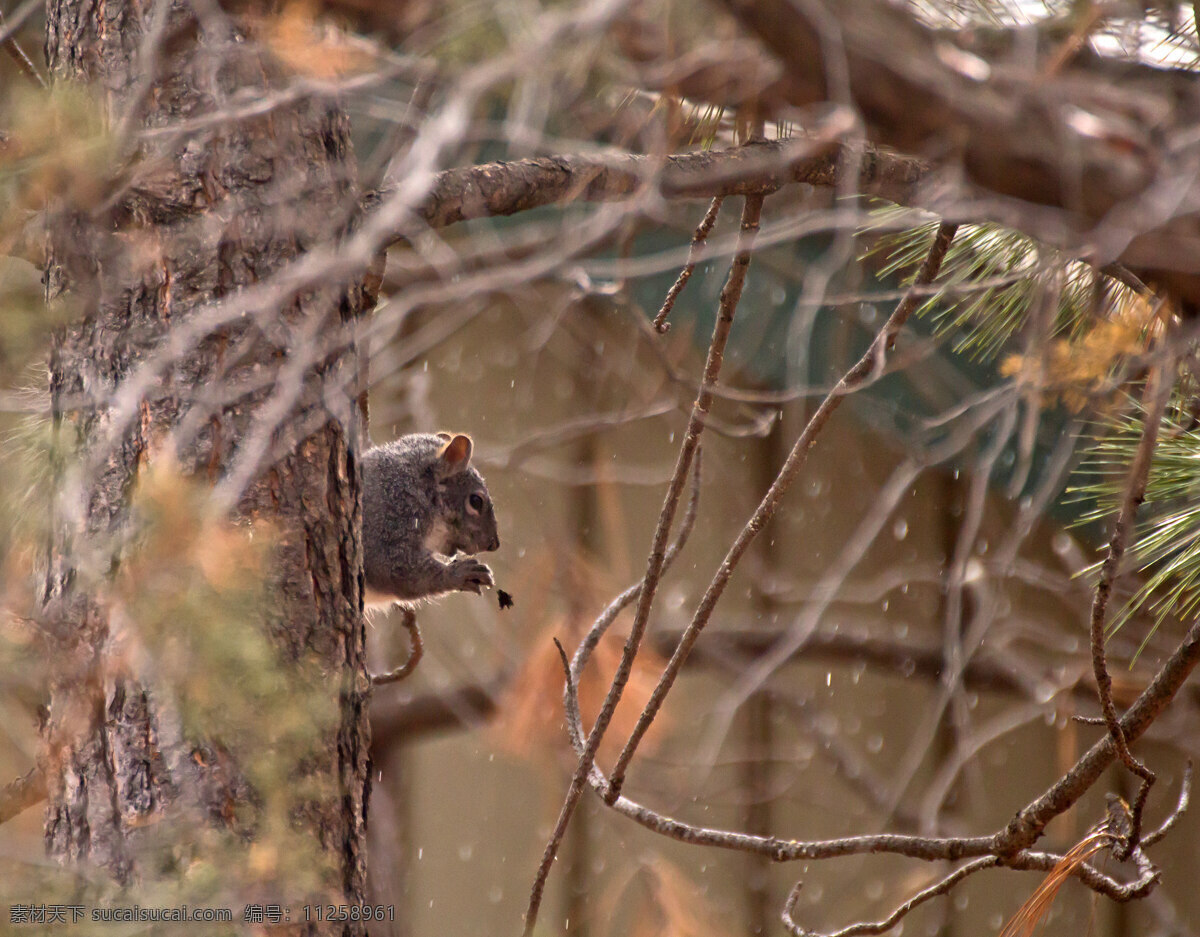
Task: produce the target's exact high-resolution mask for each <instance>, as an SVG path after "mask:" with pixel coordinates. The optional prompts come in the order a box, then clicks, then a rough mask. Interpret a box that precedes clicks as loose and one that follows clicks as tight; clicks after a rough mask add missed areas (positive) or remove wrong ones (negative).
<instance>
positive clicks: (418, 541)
mask: <svg viewBox="0 0 1200 937" xmlns="http://www.w3.org/2000/svg"><path fill="white" fill-rule="evenodd" d="M464 452H465V458H460V459H459V460H458V461H455V460H454V458H453V456H454V455H455V454H456V453H457V454H459V455H462V454H463V453H464ZM470 453H471V442H470V439H469V438H468V437H465V436H461V435H456V436H452V435H451V434H449V433H442V434H438V435H433V434H429V433H414V434H412V435H410V436H401V437H400V438H399V439H397V440H396V441H395V442H390V443H388V444H386V445H383V446H376V447H375V448H374V449H369V450H368V451H367V452H366V454H365V455H364V456H363V568H364V571H365V573H366V580H367V597H366V601H367V604H368V605H380V604H390V603H392V602H406V603H407V602H414V601H416V600H418V599H424V598H430V597H432V596H436V595H443V594H445V593H447V592H474V593H476V594H478V593H479V592H480V590H481V589H482V588H483V587H485V586H491V585H492V584H493V583H492V571H491V570H490V569H489V568H488V567H487V566H486V565H484V564H483V563H481V562H480V561H479V560H477V559H476V558H475V557H474V556H472V555H470V554H473V553H478V552H483V551H491V550H495V549H497V548H499V546H500V536H499V534H498V533H497V531H496V512H495V509H494V508H493V507H492V499H491V496H490V495H489V494H488V490H487V485H486V484H485V483H484V480H483V476H482V475H480V474H479V472H478V471H476V469H475V468H474V467H473V466H472V465H471V464H470ZM472 495H477V496H478V498H480V499H482V502H483V503H482V506H481V509H480V510H479V511H477V512H476V511H474V510H473V509H472V506H471V504H470V499H471V496H472Z"/></svg>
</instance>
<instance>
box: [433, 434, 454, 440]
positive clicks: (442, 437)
mask: <svg viewBox="0 0 1200 937" xmlns="http://www.w3.org/2000/svg"><path fill="white" fill-rule="evenodd" d="M434 435H435V436H437V438H438V439H444V440H446V442H449V441H450V440H451V439H453V438H454V434H453V433H434Z"/></svg>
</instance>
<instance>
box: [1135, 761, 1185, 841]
mask: <svg viewBox="0 0 1200 937" xmlns="http://www.w3.org/2000/svg"><path fill="white" fill-rule="evenodd" d="M1191 796H1192V759H1190V758H1189V759H1188V760H1187V761H1185V762H1184V764H1183V781H1182V782H1181V783H1180V785H1179V800H1178V801H1177V802H1176V804H1175V809H1174V810H1172V811H1171V813H1170V815H1169V816H1168V817H1167V818H1166V819H1165V820H1163V822H1162V825H1161V826H1159V828H1158V829H1157V830H1155V831H1154V832H1152V833H1147V834H1146V835H1145V836H1143V837H1142V842H1141V847H1142V848H1143V849H1149V848H1150V847H1151V846H1153V845H1154V844H1155V843H1157V842H1158V841H1159V840H1161V839H1162V838H1163V837H1164V836H1166V835H1167V834H1168V833H1169V832H1171V829H1172V828H1173V827H1174V826H1175V824H1176V823H1178V822H1179V820H1180V818H1181V817H1182V816H1183V815H1184V814H1185V813H1187V809H1188V804H1189V802H1190V800H1191Z"/></svg>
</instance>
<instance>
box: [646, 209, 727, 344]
mask: <svg viewBox="0 0 1200 937" xmlns="http://www.w3.org/2000/svg"><path fill="white" fill-rule="evenodd" d="M724 201H725V196H723V195H718V196H717V197H716V198H714V199H713V200H712V204H710V205H709V206H708V211H707V212H705V213H704V218H703V220H702V221H701V222H700V224H699V226H698V227H697V228H696V233H695V234H694V235H692V244H691V247H689V248H688V259H687V263H686V264H684V266H683V269H682V270H680V271H679V276H678V277H676V279H675V282H674V283H673V284H671V288H670V289H669V290H667V298H666V299H664V300H663V304H662V306H661V307H660V308H659V310H658V315H656V316H655V317H654V321H653V322H652V323H651V325H653V326H654V328H655V330H656V331H657V332H658V333H659V334H660V335H665V334H666V333H667V332H669V331H670V330H671V323H670V322H668V321H667V316H669V315H670V314H671V310H672V309H674V308H675V300H677V299H678V298H679V294H680V293H682V292H683V288H684V287H685V286H687V282H688V280H690V279H691V278H692V274H693V273H694V272H695V270H696V262H697V260H698V259H699V255H700V248H701V247H703V246H704V242H705V241H706V240H707V239H708V233H709V232H710V231H712V229H713V225H715V224H716V223H717V215H719V214H720V213H721V203H722V202H724Z"/></svg>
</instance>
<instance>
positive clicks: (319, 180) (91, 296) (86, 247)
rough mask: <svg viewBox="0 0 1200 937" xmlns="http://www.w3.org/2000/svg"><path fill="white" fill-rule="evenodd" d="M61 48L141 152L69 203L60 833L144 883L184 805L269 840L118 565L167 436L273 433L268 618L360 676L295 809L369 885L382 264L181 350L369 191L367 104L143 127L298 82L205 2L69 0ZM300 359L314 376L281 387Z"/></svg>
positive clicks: (347, 872) (71, 857) (51, 595)
mask: <svg viewBox="0 0 1200 937" xmlns="http://www.w3.org/2000/svg"><path fill="white" fill-rule="evenodd" d="M46 55H47V60H48V63H49V65H50V67H51V69H52V71H53V73H54V75H55V78H56V80H57V81H58V82H60V83H62V82H67V81H73V82H80V83H84V84H86V85H87V86H88V87H89V88H91V89H92V90H93V92H94V93H95V95H96V96H97V98H98V101H99V105H100V107H101V108H102V109H103V111H104V113H105V114H106V116H107V118H108V122H109V123H110V125H112V126H114V127H116V128H124V129H125V130H130V131H132V134H131V135H130V136H129V137H127V141H126V142H127V143H128V145H127V147H126V150H127V152H126V158H125V159H124V161H123V165H122V168H121V171H120V173H114V176H113V178H112V179H110V180H108V182H107V183H106V184H105V185H103V186H101V189H102V194H101V195H100V196H99V197H98V198H97V199H96V201H95V202H93V203H92V204H89V205H86V206H84V205H78V204H76V205H60V206H57V211H56V213H55V214H54V220H53V223H52V226H51V234H50V243H49V245H48V263H47V267H46V270H47V274H46V284H47V299H48V301H49V302H51V303H58V304H67V305H68V306H69V308H70V309H71V310H72V318H71V324H70V325H69V326H68V327H66V328H65V329H63V330H62V331H61V332H60V333H59V334H58V335H57V336H56V339H55V342H54V346H53V350H52V354H51V360H50V367H49V382H50V391H51V398H52V415H53V419H54V423H55V427H56V429H57V432H58V435H59V437H60V441H61V442H62V444H63V447H64V450H65V451H66V455H65V456H64V458H63V464H62V465H61V466H60V467H59V468H60V477H59V479H58V484H59V487H60V490H61V491H62V493H63V494H62V497H61V498H60V501H59V516H58V517H56V519H55V530H56V534H55V538H54V542H53V544H52V546H51V549H50V550H49V551H48V558H47V567H48V568H47V573H46V576H45V579H44V591H43V596H42V600H43V617H44V622H45V634H46V641H47V659H49V660H52V661H53V662H54V677H53V679H52V681H51V686H50V694H49V716H48V719H47V721H46V725H45V728H44V741H45V749H44V753H43V757H42V764H41V766H42V769H43V772H44V774H45V778H46V788H47V792H48V805H47V811H46V822H45V838H46V846H47V850H48V852H49V854H50V855H51V856H52V857H54V858H55V859H57V860H59V861H61V862H64V863H71V862H81V863H85V864H86V865H87V866H89V867H92V868H101V869H104V870H107V872H108V874H109V875H110V876H111V877H112V878H113V879H115V880H116V882H118V883H120V884H121V885H136V884H137V883H138V882H139V881H140V880H141V879H142V877H143V875H144V874H146V868H145V866H146V865H147V861H146V860H145V859H144V856H143V851H142V850H141V846H142V845H143V843H144V841H145V836H146V835H147V834H146V830H147V829H149V828H151V827H153V826H154V825H155V824H157V823H159V822H160V821H161V820H163V819H164V818H172V817H173V818H176V819H177V818H179V817H184V818H186V822H189V823H197V824H199V825H200V826H201V827H203V826H205V825H207V826H209V827H212V828H221V829H227V830H228V829H230V828H238V829H237V832H238V833H239V835H242V836H244V837H245V839H246V840H247V841H252V840H253V838H254V836H255V830H254V827H253V824H252V823H250V824H247V822H246V819H245V818H246V816H247V815H252V814H253V811H254V808H253V803H254V798H255V797H256V796H257V794H256V792H254V791H252V790H251V788H250V786H249V785H248V784H247V782H246V779H245V777H244V776H243V774H242V773H241V772H240V771H239V766H238V765H237V764H230V763H228V759H227V758H224V757H222V751H221V748H220V746H219V744H217V745H210V744H209V742H208V741H206V740H203V739H195V738H189V737H188V732H187V731H186V729H181V727H180V726H181V723H180V720H179V718H178V713H177V712H176V711H175V709H174V708H173V707H172V704H171V699H172V695H173V694H176V693H179V692H180V689H179V688H178V687H165V686H162V685H160V683H156V681H155V680H154V673H153V672H152V668H151V669H150V670H149V671H148V670H147V668H145V667H139V666H137V665H136V663H131V662H130V660H129V659H128V657H127V656H123V654H122V640H123V637H122V629H123V628H125V627H126V626H125V625H123V624H122V623H121V622H120V620H119V618H118V617H117V616H116V615H115V614H114V609H113V607H112V603H111V601H110V600H109V599H108V598H106V591H105V589H106V583H108V582H110V581H111V579H112V576H113V575H114V573H115V572H116V571H117V570H119V569H120V567H121V564H122V562H123V561H124V559H125V556H126V552H125V551H126V550H127V549H128V547H129V545H128V543H127V542H126V541H125V540H123V536H124V531H125V529H126V527H127V524H128V521H129V497H130V494H131V492H132V491H133V490H134V489H135V488H136V486H137V484H138V482H139V479H140V478H141V477H142V476H143V474H144V473H145V471H146V470H147V467H148V466H149V465H151V464H152V463H153V462H155V461H156V460H157V459H159V458H161V457H164V450H170V454H171V456H172V458H174V460H175V461H176V462H177V464H178V465H179V467H180V469H181V471H182V472H183V473H184V474H185V475H191V476H193V477H195V478H197V479H200V480H203V481H205V482H211V483H219V482H220V481H221V480H222V479H224V478H226V477H227V473H228V471H229V468H230V466H231V465H234V464H235V463H236V462H237V460H238V459H244V458H246V457H247V455H248V453H249V451H250V447H252V446H254V445H257V444H262V442H263V440H264V439H265V440H266V441H267V444H266V445H265V447H264V451H263V454H262V457H261V459H256V460H255V462H254V467H255V469H256V470H255V471H252V472H250V473H249V474H248V475H247V484H246V485H245V486H244V487H243V488H242V489H241V490H240V492H238V495H239V496H238V498H236V499H235V500H236V501H237V507H236V511H235V513H236V514H237V515H238V517H239V518H240V519H241V523H242V524H243V525H247V524H251V525H252V524H257V523H259V522H260V521H265V522H267V525H268V526H269V528H270V530H271V531H272V532H273V536H274V537H275V538H276V543H277V548H276V549H275V551H274V553H273V560H272V566H271V575H270V586H269V593H270V595H269V599H268V602H267V605H268V611H267V613H266V618H267V619H268V622H267V624H266V627H267V628H268V630H269V632H270V634H271V637H272V638H273V642H274V645H275V646H276V647H277V649H278V651H279V654H280V657H281V659H282V660H283V661H284V662H285V663H284V664H283V666H291V665H293V664H295V665H297V666H298V664H299V662H300V661H301V660H305V661H308V662H309V663H312V662H315V664H316V666H317V667H318V668H319V670H320V672H321V673H323V674H325V675H327V676H328V677H329V679H328V680H327V681H326V683H325V684H322V685H321V686H318V687H314V691H315V692H320V691H321V690H322V689H327V688H329V687H332V692H333V693H334V694H336V695H339V696H340V699H339V700H337V703H336V706H337V709H338V711H339V712H340V716H339V718H338V719H337V720H336V721H335V724H334V725H332V726H331V727H330V728H329V729H328V731H327V732H326V733H325V734H324V735H323V736H322V737H320V738H319V739H318V742H317V743H316V744H315V745H314V747H313V748H312V750H311V751H309V752H308V753H307V754H306V756H305V757H304V758H302V759H300V760H298V761H297V762H296V763H295V764H293V765H292V767H291V771H290V778H291V779H292V780H294V781H295V782H296V784H297V785H305V787H304V790H305V792H306V793H305V794H304V795H302V802H301V806H300V807H299V808H298V809H297V810H296V811H294V813H293V815H292V817H291V820H292V825H293V827H294V828H295V829H298V830H300V831H302V832H303V833H304V834H305V835H306V836H308V837H309V838H310V839H311V841H312V842H313V843H314V846H315V848H316V849H317V851H318V852H319V853H320V854H321V856H322V857H323V858H324V860H325V864H326V867H325V869H324V871H323V872H322V873H321V874H322V876H323V878H322V889H321V892H320V894H321V896H322V897H324V898H325V900H336V901H338V902H339V903H346V904H358V903H361V902H362V901H363V896H364V882H365V871H364V867H365V838H364V820H365V803H364V801H365V794H366V783H367V778H366V758H367V746H368V728H367V722H366V717H365V697H366V687H367V683H366V680H365V670H364V661H363V640H364V635H363V622H362V613H361V589H362V582H361V569H362V563H361V542H360V533H359V529H360V523H359V516H358V512H359V484H360V474H359V467H358V462H357V457H356V453H357V451H358V447H359V445H360V437H361V435H362V427H361V418H360V415H359V411H358V409H357V407H356V406H355V403H354V394H355V390H356V382H357V379H358V378H357V375H358V354H357V350H356V349H355V347H354V344H353V342H352V341H350V340H349V339H346V338H343V337H342V336H345V335H348V334H349V329H348V325H349V324H350V323H351V322H352V321H353V319H354V318H355V317H356V316H357V315H358V314H359V313H360V311H361V308H362V303H363V297H362V289H361V283H360V280H361V275H358V274H355V273H353V272H351V273H348V274H347V280H346V282H345V283H340V284H339V283H334V284H329V285H328V287H327V288H324V289H321V290H314V291H310V292H306V293H303V294H299V295H296V294H295V293H287V292H285V293H283V294H282V295H280V296H279V298H278V301H277V303H275V304H274V305H273V306H270V307H267V308H261V309H258V310H255V311H254V312H253V313H251V314H249V315H247V316H244V317H242V318H241V319H240V320H238V321H237V322H235V323H234V324H232V325H226V326H224V327H222V328H221V329H220V330H218V331H215V332H212V333H209V334H206V333H204V332H203V330H201V332H200V333H199V335H200V338H199V340H198V341H196V342H195V343H194V344H192V345H191V346H190V347H188V348H186V349H182V350H179V351H178V352H177V351H176V350H172V349H170V348H169V345H168V341H169V338H170V336H171V334H172V330H174V329H177V328H179V327H180V326H183V325H187V324H189V323H194V322H195V320H196V317H197V316H199V315H201V314H202V312H203V310H204V309H205V307H206V305H211V304H213V303H215V302H220V301H221V300H222V299H223V298H226V297H229V296H231V295H234V294H236V293H237V292H238V291H239V290H241V289H243V288H245V287H248V286H250V285H252V284H262V283H264V282H268V281H269V280H270V278H271V277H272V275H273V274H275V273H276V272H278V271H280V270H282V269H284V268H285V267H286V266H287V265H288V264H289V263H290V262H292V261H293V260H295V259H296V258H297V257H299V256H300V255H301V254H302V253H303V252H304V251H305V250H306V248H308V247H309V246H311V245H312V244H314V243H316V242H317V241H318V240H319V239H328V237H330V236H331V235H333V234H335V233H336V232H337V231H338V230H339V229H343V230H344V229H345V227H346V226H347V225H348V224H350V223H351V221H352V217H353V215H352V213H353V211H354V210H355V208H354V206H355V205H356V202H357V198H358V193H357V190H356V183H355V177H354V159H353V153H352V151H351V146H350V141H349V134H348V125H347V120H346V118H345V116H344V114H342V113H341V112H340V111H339V110H337V109H336V108H333V107H330V106H329V105H328V104H325V103H314V102H312V101H300V102H299V103H296V104H294V105H288V106H285V107H281V108H279V109H276V110H275V111H274V112H273V113H271V114H270V115H268V116H266V117H260V118H252V119H246V120H240V121H236V122H234V121H229V122H226V123H223V124H220V125H218V126H216V127H215V128H214V129H212V130H210V131H208V132H207V133H206V134H205V135H203V136H201V137H195V136H192V137H182V138H181V137H172V136H170V135H162V136H158V137H153V138H151V137H139V136H138V135H137V132H138V130H139V129H141V128H144V127H167V126H170V125H171V124H172V122H174V121H178V120H179V119H181V118H185V117H188V116H192V115H196V114H201V113H203V114H206V115H207V114H212V113H214V112H219V111H220V109H221V108H222V107H223V106H224V105H225V104H227V103H228V101H229V99H230V97H231V96H232V95H234V94H235V93H239V94H242V95H244V94H246V93H254V92H257V93H260V94H266V93H268V92H269V91H270V89H271V88H272V87H273V86H276V85H277V84H278V83H279V82H281V81H282V79H283V76H281V75H279V74H278V73H277V71H276V69H275V67H274V66H273V65H272V63H271V61H270V60H269V59H268V58H266V57H265V56H264V55H263V54H262V53H261V51H258V50H256V48H255V45H254V43H253V42H252V41H251V38H250V37H249V36H248V34H247V32H246V31H245V30H244V29H243V27H242V25H241V24H239V23H238V22H236V21H233V20H230V19H227V18H226V17H225V16H224V14H222V13H221V12H220V11H219V10H218V9H216V7H215V5H214V6H213V7H212V8H211V9H209V11H208V13H206V14H205V18H204V20H203V21H202V22H201V21H197V20H196V19H194V18H192V15H191V13H190V12H188V11H185V10H184V9H182V8H180V7H178V6H175V5H172V6H171V7H170V8H169V10H168V8H167V7H164V5H163V3H161V2H157V3H147V4H136V3H132V2H128V0H108V2H107V3H103V4H96V3H92V2H88V0H51V2H50V3H49V4H48V8H47V38H46ZM147 141H149V142H147ZM313 336H319V337H320V338H321V339H322V341H321V342H320V343H318V342H316V341H314V340H313ZM330 336H333V338H332V339H330V338H329V337H330ZM165 354H169V358H168V360H167V363H166V364H165V366H164V368H163V369H162V372H161V376H160V377H159V379H158V380H156V381H154V382H152V383H151V384H150V385H149V387H148V388H147V389H146V390H145V392H144V393H142V392H139V393H138V394H137V395H136V396H135V399H134V403H133V411H134V413H133V416H134V418H133V419H127V417H129V416H130V413H129V412H128V408H127V407H126V408H123V407H122V406H120V405H118V404H119V402H120V401H121V400H122V397H121V394H122V392H123V391H127V390H128V386H129V385H128V383H127V382H128V381H129V379H130V376H131V375H132V374H133V373H134V372H135V370H136V369H137V368H138V367H139V366H140V365H143V364H144V363H145V362H146V361H147V360H149V359H150V358H151V357H152V356H155V355H165ZM304 356H309V357H304ZM289 366H294V367H295V380H294V387H292V388H291V390H290V391H289V393H287V394H286V395H281V393H280V387H279V376H280V375H281V374H283V373H285V369H287V368H288V367H289ZM126 402H128V401H126ZM267 407H272V408H274V410H271V411H269V413H270V420H269V421H268V422H266V423H264V419H263V416H264V412H267V411H265V408H267ZM135 624H136V623H135ZM246 627H247V628H251V627H255V622H253V621H250V622H247V623H246ZM289 662H290V663H289ZM212 676H213V678H214V679H220V675H219V674H216V675H212ZM309 791H312V792H314V793H308V792H309ZM235 818H236V819H235ZM239 824H240V825H241V826H240V828H239ZM262 900H268V898H267V897H265V896H264V898H263V899H262ZM239 911H240V909H239ZM292 923H293V924H296V923H297V922H296V918H295V917H294V916H293V918H292ZM300 923H301V924H303V922H300ZM303 930H304V932H308V933H339V934H341V933H346V934H351V933H364V932H365V926H364V925H361V924H359V923H357V922H344V923H328V922H325V923H321V924H318V923H315V922H310V923H309V924H308V925H305V926H304V928H303Z"/></svg>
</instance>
